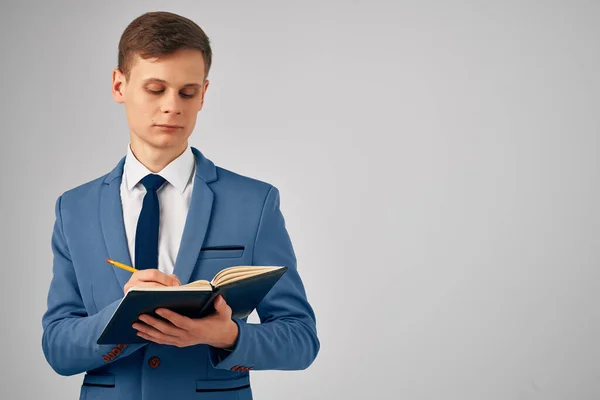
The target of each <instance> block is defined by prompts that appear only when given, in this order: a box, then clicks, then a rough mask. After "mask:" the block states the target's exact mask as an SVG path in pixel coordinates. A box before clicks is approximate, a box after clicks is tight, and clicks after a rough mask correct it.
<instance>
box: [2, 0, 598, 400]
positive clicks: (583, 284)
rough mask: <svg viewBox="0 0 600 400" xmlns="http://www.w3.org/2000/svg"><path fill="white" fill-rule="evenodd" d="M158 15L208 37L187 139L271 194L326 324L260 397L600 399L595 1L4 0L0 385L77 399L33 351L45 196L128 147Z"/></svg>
mask: <svg viewBox="0 0 600 400" xmlns="http://www.w3.org/2000/svg"><path fill="white" fill-rule="evenodd" d="M151 10H168V11H172V12H176V13H180V14H183V15H185V16H187V17H189V18H192V19H194V20H195V21H196V22H197V23H198V24H199V25H200V26H202V27H203V28H204V29H205V30H206V32H207V33H208V35H209V37H210V38H211V40H212V44H213V49H214V65H213V69H212V71H211V76H210V78H211V81H212V82H211V85H210V87H209V90H208V92H207V97H206V105H205V108H204V110H203V111H202V112H201V114H200V115H199V119H198V123H197V126H196V130H195V132H194V134H193V135H192V139H191V144H192V145H194V146H196V147H198V148H200V149H201V150H202V151H203V152H204V153H205V154H206V155H207V156H208V157H209V158H211V159H212V160H214V161H215V162H216V163H217V164H218V165H221V166H223V167H225V168H228V169H232V170H234V171H236V172H239V173H242V174H244V175H248V176H252V177H255V178H259V179H262V180H265V181H268V182H270V183H272V184H274V185H276V186H277V187H278V188H279V189H280V190H281V194H282V198H281V200H282V210H283V212H284V215H285V217H286V220H287V224H288V229H289V232H290V235H291V236H292V240H293V243H294V246H295V249H296V252H297V255H298V262H299V271H300V273H301V276H302V278H303V279H304V282H305V284H306V287H307V292H308V296H309V300H310V301H311V303H312V305H313V306H314V308H315V311H316V314H317V317H318V320H317V322H318V325H317V326H318V329H319V336H320V339H321V343H322V349H321V352H320V354H319V356H318V358H317V360H316V361H315V362H314V364H313V365H312V366H311V367H310V368H309V369H307V370H305V371H295V372H280V371H261V372H253V373H252V375H251V379H252V385H253V388H254V389H253V390H254V394H255V398H257V399H280V398H284V396H285V398H288V399H339V398H352V399H354V398H356V399H361V398H373V397H377V398H384V399H441V398H444V399H461V400H462V399H597V398H599V397H600V368H599V363H600V361H599V360H600V349H599V344H598V343H599V341H598V339H599V334H600V320H599V318H600V311H599V308H598V300H599V297H600V291H599V290H598V289H600V282H599V278H600V272H599V269H598V259H599V255H600V246H599V244H600V216H599V213H598V210H597V208H598V205H599V204H600V191H599V190H598V182H599V180H598V178H599V168H598V167H599V165H598V164H599V161H598V156H599V149H600V138H599V135H598V128H599V123H598V118H597V113H598V106H599V101H598V93H599V89H600V80H599V78H598V71H599V61H600V46H599V44H598V38H599V35H600V24H599V17H600V6H599V5H598V2H594V1H561V2H559V1H546V2H542V1H538V2H534V1H503V2H498V1H494V2H493V1H487V2H484V1H481V2H475V1H471V2H469V1H437V2H431V1H419V2H417V1H414V2H383V1H379V2H374V1H368V2H367V1H352V2H350V1H329V2H323V1H318V2H317V1H314V2H309V1H302V2H294V3H293V4H292V3H291V2H280V1H269V2H266V1H254V2H245V1H238V2H217V1H212V2H211V1H205V2H198V1H194V2H192V1H190V2H174V1H168V2H167V1H163V2H159V1H147V2H144V4H143V5H142V4H135V5H134V4H131V3H130V2H118V3H117V2H106V1H103V2H94V3H93V4H92V3H91V2H70V3H69V2H52V3H51V4H50V2H41V1H40V2H38V3H33V2H18V3H17V2H2V8H1V12H0V22H1V23H0V43H1V50H2V57H1V58H2V60H1V68H2V74H1V78H0V79H1V82H2V88H3V90H2V107H1V110H0V113H1V114H0V117H1V121H2V128H1V130H0V132H1V135H2V136H1V138H2V146H1V148H0V151H1V155H2V158H1V160H2V165H1V167H2V171H3V173H2V182H1V185H2V197H1V198H2V215H1V218H2V225H3V228H2V230H1V232H2V240H1V246H2V257H3V266H2V270H3V274H2V275H3V278H2V290H1V291H0V293H1V296H2V301H1V302H0V304H1V308H2V330H1V331H0V335H1V336H0V343H2V353H1V354H2V362H1V365H2V366H1V367H0V369H1V374H0V377H1V378H0V398H2V399H5V398H6V399H9V398H10V399H13V398H19V399H31V398H41V397H43V398H46V399H66V398H76V397H77V394H78V391H79V385H80V383H81V379H82V376H81V375H79V376H74V377H61V376H59V375H57V374H55V373H54V372H53V371H52V370H51V369H50V367H49V366H48V364H47V363H46V361H45V359H44V357H43V354H42V349H41V334H42V329H41V316H42V313H43V312H44V311H45V306H46V305H45V301H46V294H47V289H48V284H49V281H50V278H51V267H52V253H51V248H50V237H51V232H52V224H53V222H54V202H55V201H56V198H57V197H58V196H59V195H60V194H61V193H62V192H64V191H65V190H68V189H70V188H72V187H74V186H77V185H79V184H82V183H84V182H87V181H90V180H92V179H94V178H96V177H99V176H101V175H103V174H105V173H107V172H108V171H110V170H111V169H112V168H113V167H114V165H115V164H116V163H117V161H118V160H119V159H120V158H121V157H122V156H123V155H124V154H125V150H126V145H127V143H128V127H127V121H126V119H125V112H124V108H123V107H122V106H121V105H118V104H116V103H115V102H114V101H113V99H112V97H111V90H110V84H111V71H112V68H114V67H115V66H116V56H117V44H118V40H119V37H120V35H121V33H122V31H123V29H125V27H126V26H127V24H128V23H129V22H130V21H131V20H132V19H133V18H135V17H137V16H138V15H140V14H142V13H143V12H146V11H151ZM375 395H376V396H375Z"/></svg>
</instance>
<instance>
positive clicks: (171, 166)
mask: <svg viewBox="0 0 600 400" xmlns="http://www.w3.org/2000/svg"><path fill="white" fill-rule="evenodd" d="M211 60H212V53H211V48H210V44H209V39H208V38H207V37H206V35H205V33H204V32H203V31H202V29H201V28H200V27H198V25H196V24H195V23H194V22H192V21H190V20H188V19H186V18H183V17H181V16H178V15H176V14H172V13H166V12H153V13H147V14H144V15H142V16H140V17H138V18H137V19H135V20H134V21H133V22H131V24H130V25H129V26H128V27H127V29H126V30H125V31H124V32H123V35H122V37H121V40H120V42H119V57H118V67H117V68H116V69H115V70H114V71H113V80H112V92H113V97H114V99H115V101H117V102H118V103H122V104H125V109H126V114H127V119H128V123H129V127H130V143H129V146H128V148H127V155H126V156H125V157H123V159H121V161H120V162H119V163H118V164H117V166H116V167H115V168H114V169H113V170H112V171H111V172H110V173H108V174H107V175H104V176H102V177H100V178H98V179H95V180H93V181H91V182H88V183H86V184H84V185H81V186H78V187H76V188H74V189H71V190H69V191H67V192H65V193H63V194H62V195H61V196H60V197H59V198H58V199H57V202H56V207H55V212H56V222H55V224H54V231H53V235H52V249H53V254H54V264H53V278H52V282H51V284H50V289H49V294H48V309H47V311H46V312H45V314H44V316H43V320H42V324H43V330H44V332H43V338H42V345H43V350H44V354H45V356H46V359H47V360H48V362H49V364H50V365H51V366H52V368H53V369H54V370H55V371H56V372H58V373H59V374H61V375H73V374H77V373H82V372H86V375H85V376H84V380H83V385H82V388H81V398H94V399H164V398H171V399H192V398H193V399H196V398H203V397H202V396H210V398H211V399H251V398H252V392H251V388H250V380H249V371H250V370H251V369H253V370H267V369H272V370H297V369H304V368H307V367H308V366H309V365H310V364H311V363H312V362H313V361H314V359H315V357H316V355H317V353H318V352H319V347H320V343H319V340H318V338H317V333H316V323H315V316H314V313H313V310H312V308H311V306H310V305H309V303H308V301H307V299H306V293H305V290H304V287H303V283H302V281H301V279H300V276H299V274H298V271H297V269H296V259H295V255H294V251H293V248H292V244H291V242H290V238H289V236H288V233H287V231H286V228H285V222H284V218H283V216H282V214H281V212H280V208H279V192H278V190H277V189H276V188H275V187H273V186H271V185H269V184H267V183H264V182H261V181H258V180H254V179H251V178H247V177H243V176H241V175H237V174H235V173H233V172H230V171H227V170H225V169H222V168H219V167H216V166H215V165H214V164H213V163H212V162H211V161H210V160H208V159H207V158H206V157H205V156H204V155H203V154H202V153H201V152H200V151H198V150H197V149H196V148H193V147H190V146H189V145H188V138H189V136H190V135H191V133H192V131H193V129H194V126H195V123H196V116H197V114H198V112H199V111H200V110H201V109H202V106H203V103H204V95H205V94H206V90H207V88H208V85H209V81H208V80H207V76H208V72H209V69H210V65H211ZM107 258H110V259H114V260H116V261H120V262H122V263H125V264H128V265H133V266H134V267H136V268H138V269H139V271H137V272H135V273H133V274H132V273H131V272H127V271H125V270H122V269H118V268H114V267H112V266H111V265H109V264H107V263H106V259H107ZM233 265H283V266H287V267H288V271H287V272H286V273H285V274H284V275H283V277H282V278H281V279H280V280H279V281H278V282H277V284H276V285H275V286H274V287H273V289H272V290H271V291H270V292H269V293H268V294H267V295H266V297H265V298H264V299H263V300H262V302H261V303H260V305H259V306H258V307H257V313H258V315H259V317H260V320H261V323H260V324H248V323H247V322H246V319H245V318H244V319H238V318H232V316H231V309H230V308H229V306H228V305H227V304H226V303H225V301H224V300H223V298H221V297H219V298H218V299H217V301H216V303H215V309H216V312H215V313H214V314H212V315H210V316H208V317H205V318H202V319H190V318H187V317H184V316H182V315H179V314H175V313H174V312H172V311H170V310H159V311H158V312H159V315H161V316H162V317H163V318H165V319H166V320H167V321H169V322H166V321H165V320H163V321H162V322H161V321H159V320H157V319H153V318H152V317H150V316H148V315H143V316H141V317H140V319H141V321H142V322H140V323H136V324H134V325H133V326H134V328H135V329H137V330H138V335H139V336H141V337H142V338H144V339H146V340H147V342H145V343H142V344H129V345H128V344H115V345H109V346H107V345H98V344H96V340H97V338H98V336H99V335H100V333H101V331H102V329H103V328H104V326H105V324H106V323H107V321H108V320H109V319H110V317H111V315H112V314H113V312H114V311H115V309H116V307H117V305H118V303H119V301H120V300H121V299H122V298H123V295H124V293H125V292H127V290H128V289H129V288H131V287H132V286H156V285H158V286H170V285H180V284H185V283H187V282H190V281H194V280H197V279H207V280H210V279H211V278H212V277H213V276H214V275H215V274H216V273H217V272H218V271H220V270H222V269H223V268H226V267H229V266H233ZM199 392H200V393H205V394H204V395H199V394H198V393H199ZM206 393H210V394H206ZM207 398H208V397H207Z"/></svg>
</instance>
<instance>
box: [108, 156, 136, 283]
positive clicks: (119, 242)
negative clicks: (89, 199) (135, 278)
mask: <svg viewBox="0 0 600 400" xmlns="http://www.w3.org/2000/svg"><path fill="white" fill-rule="evenodd" d="M124 163H125V157H123V158H122V159H121V161H119V164H117V166H116V167H115V169H114V170H112V172H111V173H110V174H108V176H107V177H106V179H105V180H104V184H103V185H102V189H101V190H102V193H101V197H100V225H101V226H102V234H103V235H104V242H105V243H106V249H107V250H108V257H109V258H111V259H113V260H115V261H119V262H121V263H123V264H127V265H132V263H131V255H130V254H129V247H128V246H127V236H126V234H125V223H124V222H123V207H122V205H121V193H120V189H121V178H122V175H123V164H124ZM107 266H108V267H111V266H110V265H108V264H107ZM111 269H112V270H113V271H114V273H115V275H116V277H117V280H118V281H119V284H120V285H121V290H123V287H124V286H125V284H126V283H127V281H128V280H129V278H131V272H128V271H125V270H123V269H121V268H115V267H111Z"/></svg>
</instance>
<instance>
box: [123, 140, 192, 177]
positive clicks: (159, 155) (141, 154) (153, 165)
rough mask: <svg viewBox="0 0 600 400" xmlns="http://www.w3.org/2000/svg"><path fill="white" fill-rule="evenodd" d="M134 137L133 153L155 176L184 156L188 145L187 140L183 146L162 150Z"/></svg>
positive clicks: (132, 143)
mask: <svg viewBox="0 0 600 400" xmlns="http://www.w3.org/2000/svg"><path fill="white" fill-rule="evenodd" d="M134 137H135V135H131V152H132V153H133V155H134V156H135V158H137V160H138V161H139V162H140V163H142V164H143V165H144V166H145V167H146V168H148V169H149V170H150V171H152V172H153V173H155V174H156V173H158V172H160V171H162V170H163V169H164V168H165V167H166V166H167V165H169V163H170V162H171V161H173V160H174V159H176V158H177V157H179V156H180V155H181V154H183V152H184V151H185V149H186V148H187V145H188V143H187V140H186V141H185V142H184V143H183V144H182V145H181V146H176V147H167V148H160V147H154V146H152V145H150V144H148V143H146V142H142V141H140V140H136V139H134Z"/></svg>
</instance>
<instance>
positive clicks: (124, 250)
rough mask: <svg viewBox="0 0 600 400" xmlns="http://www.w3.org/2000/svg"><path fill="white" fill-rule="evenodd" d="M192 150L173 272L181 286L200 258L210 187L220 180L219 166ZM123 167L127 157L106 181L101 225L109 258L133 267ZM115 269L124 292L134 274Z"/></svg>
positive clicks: (211, 201) (209, 199)
mask: <svg viewBox="0 0 600 400" xmlns="http://www.w3.org/2000/svg"><path fill="white" fill-rule="evenodd" d="M191 149H192V152H193V153H194V156H195V159H196V173H195V178H194V187H193V189H192V199H191V202H190V208H189V210H188V213H187V217H186V221H185V226H184V229H183V235H182V237H181V243H180V245H179V252H178V253H177V259H176V261H175V269H174V271H173V273H174V274H175V275H177V277H178V278H179V280H180V281H181V283H182V284H185V283H188V280H189V279H190V276H191V275H192V272H193V270H194V267H195V266H196V261H197V260H198V256H199V255H200V249H201V248H202V244H203V243H204V238H205V236H206V232H207V229H208V224H209V222H210V215H211V212H212V205H213V199H214V194H213V192H212V190H211V189H210V188H209V186H208V184H209V183H211V182H213V181H215V180H216V179H217V171H216V167H215V165H214V164H213V163H212V161H210V160H208V159H207V158H205V157H204V155H203V154H202V153H201V152H200V151H199V150H198V149H196V148H194V147H191ZM124 164H125V157H123V158H122V159H121V161H119V163H118V164H117V166H116V167H115V169H113V170H112V171H111V172H110V173H109V174H108V175H107V176H106V178H105V179H104V182H103V185H102V189H101V190H102V193H101V198H100V224H101V226H102V234H103V235H104V241H105V243H106V248H107V250H108V256H109V258H111V259H113V260H116V261H119V262H122V263H124V264H127V265H132V263H131V255H130V254H129V247H128V245H127V235H126V233H125V223H124V221H123V206H122V204H121V192H120V189H121V180H122V177H123V166H124ZM112 269H113V271H114V273H115V275H116V277H117V280H118V281H119V284H120V285H121V289H123V287H124V286H125V284H126V283H127V281H128V280H129V278H131V272H128V271H125V270H123V269H121V268H114V267H113V268H112Z"/></svg>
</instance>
